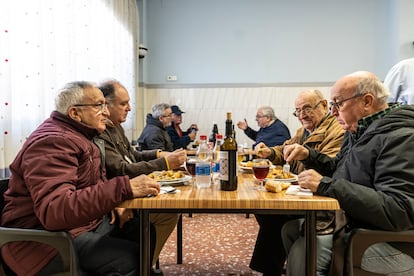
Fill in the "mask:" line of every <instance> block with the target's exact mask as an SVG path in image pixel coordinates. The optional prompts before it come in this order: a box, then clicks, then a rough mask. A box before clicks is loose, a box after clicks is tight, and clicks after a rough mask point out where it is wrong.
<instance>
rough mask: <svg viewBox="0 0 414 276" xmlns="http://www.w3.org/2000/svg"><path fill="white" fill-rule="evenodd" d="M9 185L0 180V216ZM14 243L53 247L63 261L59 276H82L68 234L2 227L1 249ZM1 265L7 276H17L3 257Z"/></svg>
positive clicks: (0, 228) (0, 234)
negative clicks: (25, 242) (21, 242)
mask: <svg viewBox="0 0 414 276" xmlns="http://www.w3.org/2000/svg"><path fill="white" fill-rule="evenodd" d="M8 183H9V179H1V180H0V214H1V213H2V211H3V208H4V196H3V194H4V192H5V191H6V190H7V188H8ZM0 219H1V216H0ZM0 222H1V221H0ZM14 241H36V242H40V243H45V244H48V245H50V246H52V247H54V248H56V249H57V251H58V252H59V254H60V256H61V257H62V261H63V271H62V273H59V274H58V275H82V272H81V271H80V268H79V264H78V258H77V256H76V251H75V247H74V244H73V240H72V237H71V236H70V234H68V233H67V232H63V231H60V232H52V231H46V230H37V229H23V228H8V227H0V248H1V247H2V246H3V245H5V244H6V243H9V242H14ZM0 265H2V266H3V270H4V272H5V273H6V275H15V273H13V272H12V271H11V270H10V268H8V267H7V266H6V265H5V264H4V263H3V260H2V258H1V255H0Z"/></svg>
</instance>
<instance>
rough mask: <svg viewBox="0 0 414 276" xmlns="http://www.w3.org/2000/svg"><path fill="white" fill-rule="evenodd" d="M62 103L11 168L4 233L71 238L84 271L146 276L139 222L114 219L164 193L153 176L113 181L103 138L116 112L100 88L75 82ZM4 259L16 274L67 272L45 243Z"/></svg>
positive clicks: (12, 251) (9, 251)
mask: <svg viewBox="0 0 414 276" xmlns="http://www.w3.org/2000/svg"><path fill="white" fill-rule="evenodd" d="M55 103H56V110H55V111H53V112H52V114H51V115H50V118H48V119H46V120H45V121H44V122H43V123H42V124H41V125H40V126H39V127H38V128H37V129H36V130H35V131H34V132H33V133H32V134H31V135H30V136H29V137H28V139H27V141H26V142H25V143H24V145H23V147H22V149H21V150H20V152H19V153H18V154H17V156H16V158H15V160H14V161H13V162H12V164H11V165H10V171H11V177H10V181H9V188H8V190H7V191H6V192H5V193H4V200H5V207H4V209H3V213H2V217H1V223H2V226H5V227H18V228H33V229H46V230H49V231H68V232H69V233H70V234H71V236H72V237H73V240H74V244H75V248H76V253H77V257H78V260H79V264H80V267H81V269H82V270H83V272H86V273H87V274H92V275H139V271H140V270H139V265H138V264H139V262H138V259H139V255H140V245H139V240H138V239H137V237H138V236H137V233H138V232H139V231H140V227H139V220H138V219H131V220H129V221H128V222H126V223H125V224H124V225H123V227H122V228H121V227H119V226H118V225H114V224H111V223H110V219H109V217H108V216H107V214H108V213H109V212H111V210H114V209H115V208H116V207H117V206H119V204H120V203H122V202H123V201H125V200H128V199H132V198H135V197H146V196H148V195H157V194H158V193H159V191H160V186H159V184H158V183H157V182H156V181H155V180H153V179H151V178H149V177H148V176H146V175H140V176H138V177H135V178H129V177H128V176H126V175H125V176H117V177H114V178H112V179H110V180H108V179H107V178H106V175H105V165H104V163H103V162H104V156H105V155H104V152H103V151H104V143H103V141H102V140H101V139H99V138H98V137H97V136H98V135H99V134H100V133H102V132H103V131H104V130H105V127H106V121H107V118H108V116H109V111H108V109H107V107H106V103H105V98H104V96H103V95H102V92H101V91H100V90H99V89H98V88H97V87H96V86H95V85H94V84H92V83H89V82H83V81H80V82H72V83H68V84H66V85H65V87H64V88H63V89H62V90H61V91H60V93H59V94H58V96H57V97H56V101H55ZM151 236H152V237H153V236H155V233H154V229H153V227H151ZM154 243H155V241H154V240H152V241H151V251H153V248H154ZM1 253H2V257H3V260H4V261H5V263H6V264H7V265H8V266H9V267H10V268H11V269H12V270H13V271H14V272H15V273H16V274H17V275H38V276H42V275H56V274H57V273H58V272H61V271H62V266H63V264H62V261H61V259H60V257H59V256H58V255H57V252H56V250H55V249H53V248H52V247H50V246H48V245H46V244H39V243H35V242H15V243H9V244H7V245H5V246H4V247H3V248H2V252H1Z"/></svg>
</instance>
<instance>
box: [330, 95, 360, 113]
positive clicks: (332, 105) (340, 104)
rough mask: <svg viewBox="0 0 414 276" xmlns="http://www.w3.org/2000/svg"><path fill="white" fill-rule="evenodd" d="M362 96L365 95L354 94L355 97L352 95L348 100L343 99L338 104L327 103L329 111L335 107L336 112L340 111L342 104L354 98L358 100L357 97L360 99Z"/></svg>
mask: <svg viewBox="0 0 414 276" xmlns="http://www.w3.org/2000/svg"><path fill="white" fill-rule="evenodd" d="M364 95H365V94H356V95H354V96H352V97H350V98H346V99H343V100H342V101H339V102H330V103H329V110H330V111H332V108H334V107H335V109H336V110H338V111H340V109H341V107H342V106H343V105H344V102H346V101H349V100H352V99H355V98H358V97H362V96H364Z"/></svg>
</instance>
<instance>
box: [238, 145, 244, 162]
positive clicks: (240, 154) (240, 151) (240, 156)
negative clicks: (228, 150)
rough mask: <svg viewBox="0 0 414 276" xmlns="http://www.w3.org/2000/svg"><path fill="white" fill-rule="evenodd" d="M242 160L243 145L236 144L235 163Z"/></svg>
mask: <svg viewBox="0 0 414 276" xmlns="http://www.w3.org/2000/svg"><path fill="white" fill-rule="evenodd" d="M243 160H244V147H243V146H242V145H239V146H237V164H240V163H241V162H242V161H243Z"/></svg>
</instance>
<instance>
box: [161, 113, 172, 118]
mask: <svg viewBox="0 0 414 276" xmlns="http://www.w3.org/2000/svg"><path fill="white" fill-rule="evenodd" d="M162 117H164V118H166V117H172V113H170V114H168V115H162Z"/></svg>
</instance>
